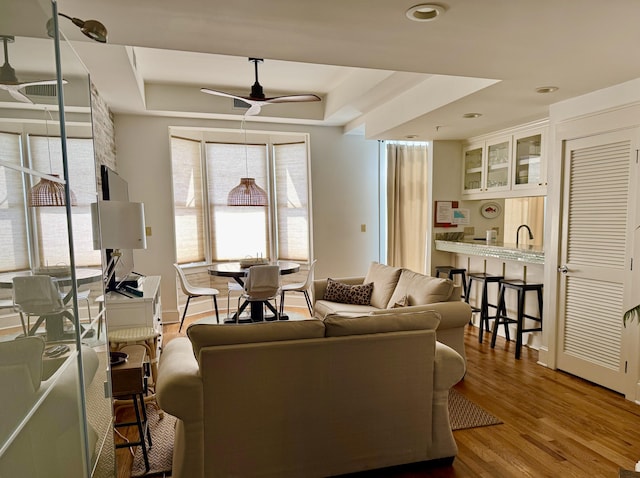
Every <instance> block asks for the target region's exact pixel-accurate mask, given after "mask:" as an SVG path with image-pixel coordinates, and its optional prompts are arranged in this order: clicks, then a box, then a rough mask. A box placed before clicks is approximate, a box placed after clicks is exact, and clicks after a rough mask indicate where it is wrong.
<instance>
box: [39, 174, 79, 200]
mask: <svg viewBox="0 0 640 478" xmlns="http://www.w3.org/2000/svg"><path fill="white" fill-rule="evenodd" d="M51 176H53V177H55V178H59V177H60V175H59V174H52V175H51ZM69 196H70V197H71V205H72V206H77V205H78V200H77V199H76V195H75V194H74V192H73V191H71V189H70V190H69ZM28 204H29V207H43V206H44V207H46V206H65V205H66V204H67V200H66V197H65V191H64V184H63V183H59V182H57V181H52V180H51V179H47V178H41V179H40V182H38V183H37V184H36V185H35V186H33V187H32V188H31V189H30V190H29V196H28Z"/></svg>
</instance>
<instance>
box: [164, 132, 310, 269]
mask: <svg viewBox="0 0 640 478" xmlns="http://www.w3.org/2000/svg"><path fill="white" fill-rule="evenodd" d="M194 136H195V135H194ZM213 138H215V140H213ZM251 138H252V141H251V142H246V140H245V139H244V136H243V137H242V138H240V137H238V133H235V132H234V133H228V132H224V133H223V132H220V133H218V134H212V133H208V134H205V138H204V139H202V140H200V139H199V140H196V139H189V138H184V137H179V136H177V135H175V136H172V137H171V152H172V166H173V197H174V204H175V227H176V255H177V259H178V262H179V263H181V264H185V263H194V262H215V261H229V260H238V259H242V258H245V257H247V256H253V257H255V256H256V255H262V256H263V257H269V258H277V259H283V260H296V261H299V262H307V261H308V260H309V257H310V240H309V237H310V221H309V175H308V154H307V151H308V147H307V137H306V135H292V134H272V133H271V134H268V133H264V134H263V133H260V134H257V133H254V134H252V135H251ZM256 138H259V141H256ZM291 139H295V141H290V140H291ZM243 177H252V178H255V181H256V184H258V185H259V186H260V187H261V188H262V189H264V190H265V191H266V192H267V194H268V198H269V201H268V205H267V206H266V207H248V206H247V207H241V206H240V207H239V206H227V196H228V194H229V191H231V189H233V188H234V187H236V186H237V185H238V184H239V182H240V178H243Z"/></svg>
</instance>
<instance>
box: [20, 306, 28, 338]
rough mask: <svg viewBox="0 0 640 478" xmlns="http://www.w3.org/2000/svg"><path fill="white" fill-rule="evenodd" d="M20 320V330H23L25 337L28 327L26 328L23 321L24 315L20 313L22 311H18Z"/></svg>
mask: <svg viewBox="0 0 640 478" xmlns="http://www.w3.org/2000/svg"><path fill="white" fill-rule="evenodd" d="M20 322H22V331H23V332H24V336H25V337H26V336H27V335H28V333H27V331H28V330H29V329H27V326H26V325H25V323H24V315H23V314H22V312H20Z"/></svg>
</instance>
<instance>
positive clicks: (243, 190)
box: [227, 178, 267, 206]
mask: <svg viewBox="0 0 640 478" xmlns="http://www.w3.org/2000/svg"><path fill="white" fill-rule="evenodd" d="M266 205H267V193H266V191H265V190H264V189H262V188H261V187H260V186H258V185H257V184H256V180H255V178H240V184H238V185H237V186H236V187H235V188H233V189H232V190H231V191H229V196H227V206H266Z"/></svg>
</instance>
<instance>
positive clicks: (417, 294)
mask: <svg viewBox="0 0 640 478" xmlns="http://www.w3.org/2000/svg"><path fill="white" fill-rule="evenodd" d="M452 292H453V281H452V280H450V279H444V278H438V277H430V276H425V275H423V274H418V273H417V272H413V271H410V270H408V269H403V270H402V273H401V274H400V279H399V280H398V285H397V286H396V290H395V291H394V292H393V295H392V296H391V299H390V300H389V303H388V305H387V307H388V308H392V307H393V306H394V304H395V303H396V302H399V301H400V300H402V297H403V296H407V299H408V301H409V303H408V304H407V305H426V304H433V303H435V302H446V301H447V300H449V297H450V296H451V293H452Z"/></svg>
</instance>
